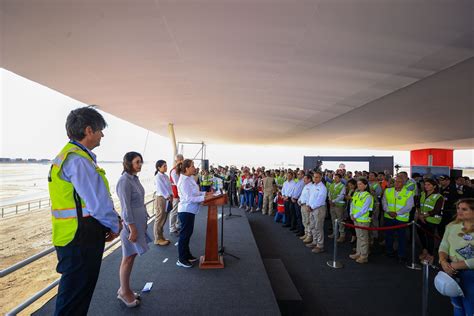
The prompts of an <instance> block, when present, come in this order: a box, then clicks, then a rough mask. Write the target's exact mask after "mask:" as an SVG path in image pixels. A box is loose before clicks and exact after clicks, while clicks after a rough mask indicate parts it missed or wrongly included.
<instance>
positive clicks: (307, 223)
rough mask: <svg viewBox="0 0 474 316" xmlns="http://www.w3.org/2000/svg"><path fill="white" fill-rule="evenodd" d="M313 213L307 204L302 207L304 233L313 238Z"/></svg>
mask: <svg viewBox="0 0 474 316" xmlns="http://www.w3.org/2000/svg"><path fill="white" fill-rule="evenodd" d="M310 217H311V213H310V209H309V206H308V205H306V204H303V205H301V219H302V221H303V226H304V233H305V235H306V236H309V237H313V234H312V233H311V219H310Z"/></svg>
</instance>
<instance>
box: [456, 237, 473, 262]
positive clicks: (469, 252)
mask: <svg viewBox="0 0 474 316" xmlns="http://www.w3.org/2000/svg"><path fill="white" fill-rule="evenodd" d="M471 238H472V236H471ZM456 252H457V253H458V254H460V255H461V256H462V257H463V258H464V259H465V260H468V259H472V258H474V247H473V246H472V245H471V244H469V245H467V246H466V247H464V248H461V249H456Z"/></svg>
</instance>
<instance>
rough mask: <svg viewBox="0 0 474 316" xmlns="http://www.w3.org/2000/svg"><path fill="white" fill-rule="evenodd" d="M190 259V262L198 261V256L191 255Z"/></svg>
mask: <svg viewBox="0 0 474 316" xmlns="http://www.w3.org/2000/svg"><path fill="white" fill-rule="evenodd" d="M188 261H189V262H196V261H198V258H196V257H194V256H191V257H189V258H188Z"/></svg>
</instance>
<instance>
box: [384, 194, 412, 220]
mask: <svg viewBox="0 0 474 316" xmlns="http://www.w3.org/2000/svg"><path fill="white" fill-rule="evenodd" d="M384 194H385V197H386V199H387V208H388V210H387V211H386V212H385V214H384V217H385V218H388V219H392V218H391V217H390V216H389V215H388V212H397V213H398V211H399V210H401V209H402V208H403V207H404V206H406V205H407V202H408V199H409V198H410V197H412V196H413V191H409V190H407V189H406V188H405V187H403V189H402V190H401V191H400V192H399V193H398V198H395V188H387V189H386V190H385V193H384ZM396 219H397V220H399V221H401V222H408V221H409V220H410V212H406V213H405V214H402V215H397V217H396Z"/></svg>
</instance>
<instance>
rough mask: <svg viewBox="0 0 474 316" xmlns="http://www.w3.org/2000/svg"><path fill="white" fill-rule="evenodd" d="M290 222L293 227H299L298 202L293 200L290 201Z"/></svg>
mask: <svg viewBox="0 0 474 316" xmlns="http://www.w3.org/2000/svg"><path fill="white" fill-rule="evenodd" d="M300 215H301V213H300ZM289 223H290V225H291V229H298V221H297V219H296V203H295V202H293V201H291V202H290V222H289Z"/></svg>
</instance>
